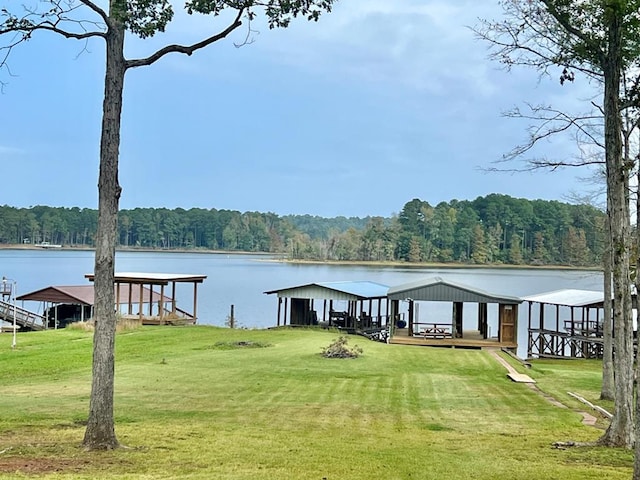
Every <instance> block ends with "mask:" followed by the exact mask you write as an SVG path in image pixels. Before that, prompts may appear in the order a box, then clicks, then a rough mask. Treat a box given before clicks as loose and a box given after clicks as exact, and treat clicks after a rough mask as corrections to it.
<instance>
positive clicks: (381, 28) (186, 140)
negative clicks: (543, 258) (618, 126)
mask: <svg viewBox="0 0 640 480" xmlns="http://www.w3.org/2000/svg"><path fill="white" fill-rule="evenodd" d="M16 3H17V2H15V1H14V0H10V1H7V0H0V7H1V6H10V7H12V8H15V5H16ZM103 3H104V2H103ZM174 4H175V5H176V7H177V8H176V10H178V12H177V15H176V18H175V19H174V22H173V23H172V24H171V25H170V27H169V28H168V29H167V32H165V33H164V34H159V35H157V36H155V37H154V38H152V39H150V40H139V39H136V38H133V37H128V38H127V45H126V56H127V58H137V57H140V56H146V55H148V54H150V53H152V52H153V51H154V50H155V49H157V48H159V47H161V46H163V45H165V44H167V43H191V42H195V41H198V40H200V39H202V38H205V37H206V36H208V35H210V34H211V33H215V32H216V31H217V30H219V29H221V28H222V23H216V21H217V22H220V21H226V20H228V18H227V17H225V16H222V17H218V18H217V19H216V21H214V20H213V19H210V18H193V17H190V16H188V15H186V14H185V13H183V11H182V10H181V7H180V5H178V4H177V3H174ZM479 18H485V19H494V20H500V19H501V8H500V7H499V5H498V2H497V1H489V0H486V1H482V2H478V1H477V0H456V1H455V2H452V1H450V0H393V1H390V0H341V1H338V2H337V3H336V4H335V5H334V8H333V11H332V13H330V14H326V15H324V16H322V17H321V18H320V21H318V22H317V23H316V22H307V21H306V20H303V19H298V20H296V21H294V22H293V23H292V25H291V26H290V27H289V28H287V29H279V30H269V29H268V27H267V26H266V25H265V24H264V22H261V21H260V20H257V21H255V22H253V24H252V26H251V30H252V31H251V32H248V31H247V29H246V28H245V27H241V29H240V30H238V31H236V32H234V33H233V34H232V35H231V36H230V37H229V38H228V39H225V40H223V41H221V42H217V43H215V44H213V45H211V46H209V47H207V48H206V49H203V50H200V51H198V52H196V53H195V54H194V55H192V56H190V57H188V56H184V55H179V54H172V55H169V56H166V57H164V58H163V59H162V60H160V61H159V62H157V63H155V64H154V65H152V66H150V67H144V68H138V69H133V70H130V71H129V72H128V73H127V76H126V80H125V92H124V106H123V113H122V139H121V146H120V169H119V181H120V184H121V186H122V187H123V192H122V196H121V201H120V207H121V208H123V209H131V208H136V207H154V208H160V207H166V208H178V207H180V208H184V209H189V208H193V207H196V208H206V209H211V208H215V209H229V210H238V211H241V212H245V211H258V212H274V213H276V214H278V215H287V214H310V215H318V216H322V217H335V216H341V215H343V216H347V217H349V216H357V217H365V216H385V217H386V216H391V215H393V214H396V213H398V212H399V211H400V210H402V207H403V206H404V204H405V203H407V202H409V201H410V200H412V199H414V198H419V199H421V200H424V201H427V202H429V203H430V204H432V205H434V206H435V205H437V204H438V203H440V202H449V201H451V200H453V199H457V200H473V199H475V198H476V197H478V196H485V195H488V194H492V193H499V194H505V195H511V196H513V197H518V198H528V199H545V200H560V201H570V200H571V199H572V198H574V197H575V195H580V194H581V193H583V192H586V191H591V190H593V188H594V187H593V185H591V184H588V183H586V182H585V178H588V177H590V176H591V173H590V172H589V171H588V170H587V169H585V168H581V169H576V168H573V169H571V168H569V169H563V170H556V171H554V172H548V171H537V172H527V173H504V172H501V173H500V172H488V171H487V170H488V169H490V168H491V167H496V166H498V164H496V163H495V162H496V161H499V160H500V159H501V158H502V157H503V155H504V154H506V153H507V152H509V151H510V150H511V149H512V148H514V147H515V146H517V145H519V144H522V143H523V142H525V141H526V138H527V132H526V130H527V127H528V126H529V124H528V123H527V122H524V121H522V120H517V119H513V118H506V117H505V116H504V112H505V111H507V110H510V109H512V108H514V107H523V106H524V105H525V103H532V104H539V103H545V104H550V105H554V106H560V107H562V108H565V109H569V110H570V109H573V108H579V105H580V104H581V103H584V102H585V101H586V100H585V99H586V98H588V97H590V95H591V93H592V90H591V89H592V87H591V86H589V85H588V84H586V83H585V82H584V81H582V82H574V83H573V84H570V85H566V84H565V85H564V86H562V85H560V83H559V81H558V77H559V74H560V72H552V74H551V75H550V76H548V77H540V76H539V73H538V72H535V71H531V70H526V69H514V70H512V71H510V72H507V71H505V70H504V69H502V67H501V66H500V65H499V64H497V63H495V62H492V61H491V60H489V58H488V53H489V52H488V45H487V44H486V43H485V42H482V41H480V40H478V39H477V38H476V37H475V35H474V33H473V32H472V30H471V29H470V28H469V27H473V26H477V25H478V24H479V20H478V19H479ZM247 35H249V38H250V42H248V44H246V45H244V46H242V47H239V48H238V47H237V46H236V45H237V44H239V43H242V42H243V41H244V40H245V39H246V38H247ZM8 67H9V69H5V70H3V71H0V80H2V81H3V82H4V83H5V85H4V88H3V89H2V94H0V112H2V114H1V115H0V166H1V167H2V170H1V173H0V175H1V178H2V182H1V184H0V204H3V205H10V206H15V207H30V206H34V205H50V206H56V207H80V208H97V198H98V192H97V177H98V162H99V157H98V154H99V140H100V122H101V112H102V96H103V88H104V44H103V43H102V42H101V41H98V40H96V41H92V42H89V43H88V44H85V43H80V42H77V41H75V40H66V39H62V38H59V37H56V36H55V35H52V34H48V33H42V34H40V35H36V36H34V38H33V39H32V40H30V41H29V42H27V43H25V44H22V45H20V46H19V47H18V48H16V49H14V50H13V51H12V52H11V57H10V58H9V62H8ZM556 73H557V75H556ZM576 150H577V146H576V145H575V142H574V141H573V139H572V138H571V137H568V136H565V137H555V138H551V139H549V141H548V142H545V143H544V144H542V145H541V146H540V148H539V149H538V150H537V151H536V152H535V153H536V155H543V156H549V157H551V158H570V157H571V156H574V155H576ZM509 165H510V166H512V167H517V164H509ZM502 167H505V165H504V164H502Z"/></svg>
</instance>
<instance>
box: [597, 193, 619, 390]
mask: <svg viewBox="0 0 640 480" xmlns="http://www.w3.org/2000/svg"><path fill="white" fill-rule="evenodd" d="M607 197H608V195H607ZM609 204H610V200H609V199H608V198H607V220H606V234H605V237H606V245H605V251H604V254H603V261H602V264H603V269H604V306H603V307H604V308H603V310H604V317H603V319H602V339H603V347H602V388H601V389H600V399H601V400H615V398H616V395H615V380H614V373H613V372H614V368H613V335H612V333H613V319H612V317H611V313H612V307H611V222H610V218H611V217H610V213H609V212H610V210H609Z"/></svg>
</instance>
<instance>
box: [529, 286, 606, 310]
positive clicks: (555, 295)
mask: <svg viewBox="0 0 640 480" xmlns="http://www.w3.org/2000/svg"><path fill="white" fill-rule="evenodd" d="M523 300H525V301H527V302H536V303H546V304H549V305H560V306H565V307H588V306H598V305H602V304H603V302H604V293H603V292H597V291H593V290H577V289H572V288H567V289H563V290H554V291H553V292H545V293H538V294H537V295H529V296H526V297H524V298H523Z"/></svg>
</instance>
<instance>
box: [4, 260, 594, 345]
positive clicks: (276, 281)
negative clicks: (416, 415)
mask: <svg viewBox="0 0 640 480" xmlns="http://www.w3.org/2000/svg"><path fill="white" fill-rule="evenodd" d="M271 259H272V257H269V256H261V255H234V254H229V255H227V254H215V253H173V252H118V253H117V255H116V271H121V272H131V271H137V272H156V273H158V272H160V273H188V274H202V275H207V279H206V280H205V281H204V283H203V284H201V285H200V286H199V288H198V299H199V302H198V323H200V324H209V325H219V326H222V325H224V323H225V320H226V318H227V316H228V315H229V310H230V306H231V305H234V306H235V316H236V321H237V322H238V323H239V325H241V326H243V327H247V328H266V327H270V326H273V325H275V324H276V321H277V318H276V316H277V298H276V296H275V295H265V294H264V292H265V291H268V290H276V289H279V288H284V287H291V286H294V285H300V284H306V283H312V282H328V281H343V280H367V281H372V282H378V283H382V284H384V285H389V286H394V285H399V284H402V283H406V282H413V281H417V280H421V279H423V278H428V277H433V276H439V277H442V278H444V279H447V280H450V281H452V282H457V283H463V284H466V285H469V286H472V287H476V288H480V289H483V290H486V291H488V292H491V293H495V294H500V295H510V296H518V297H520V296H526V295H533V294H537V293H542V292H549V291H552V290H558V289H563V288H578V289H585V290H602V273H600V272H593V271H577V270H536V269H492V268H486V269H484V268H483V269H477V268H414V267H412V268H407V267H379V266H371V267H368V266H350V265H307V264H302V265H301V264H289V263H282V262H275V261H270V260H271ZM92 272H93V252H91V251H70V250H0V276H4V277H7V278H9V279H12V280H15V281H16V285H17V293H18V295H22V294H25V293H28V292H32V291H34V290H39V289H41V288H45V287H48V286H50V285H87V284H88V283H89V282H88V281H87V280H86V279H85V278H84V275H85V274H86V273H92ZM180 287H184V288H180ZM192 291H193V290H192V287H191V286H190V285H189V286H186V285H179V286H178V291H177V298H178V306H179V307H182V308H186V309H187V310H191V301H192ZM524 305H526V304H524ZM524 305H523V307H521V310H520V315H519V318H520V320H519V326H520V328H519V329H518V343H519V346H520V348H519V349H518V353H519V354H520V355H521V356H525V355H526V338H527V337H526V336H527V312H526V309H525V307H524ZM31 307H33V310H37V306H36V305H33V304H32V305H28V304H25V308H31ZM427 308H428V309H429V310H428V311H426V309H427ZM420 309H421V310H420V312H419V313H420V316H421V317H422V316H423V315H432V314H433V311H434V310H433V309H435V310H436V311H437V310H438V309H441V310H442V311H441V312H438V315H443V314H444V315H449V317H450V314H451V313H450V312H451V306H450V305H449V304H445V305H440V306H439V305H437V304H436V305H435V306H434V305H423V304H421V306H420ZM523 348H524V349H525V351H524V353H523Z"/></svg>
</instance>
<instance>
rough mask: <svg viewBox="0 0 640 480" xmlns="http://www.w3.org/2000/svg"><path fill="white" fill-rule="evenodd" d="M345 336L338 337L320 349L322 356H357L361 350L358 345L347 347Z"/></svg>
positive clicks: (360, 353)
mask: <svg viewBox="0 0 640 480" xmlns="http://www.w3.org/2000/svg"><path fill="white" fill-rule="evenodd" d="M348 342H349V340H348V339H347V337H339V338H337V339H336V340H334V341H333V342H332V343H331V344H329V346H328V347H324V348H323V349H322V356H323V357H325V358H358V357H359V356H360V355H362V353H363V351H362V348H360V347H359V346H358V345H354V346H353V347H349V346H348V345H347V343H348Z"/></svg>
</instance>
